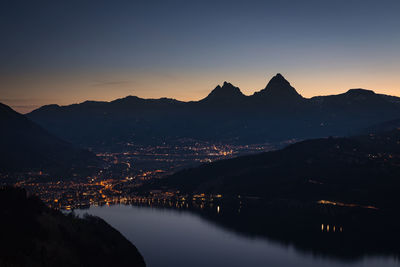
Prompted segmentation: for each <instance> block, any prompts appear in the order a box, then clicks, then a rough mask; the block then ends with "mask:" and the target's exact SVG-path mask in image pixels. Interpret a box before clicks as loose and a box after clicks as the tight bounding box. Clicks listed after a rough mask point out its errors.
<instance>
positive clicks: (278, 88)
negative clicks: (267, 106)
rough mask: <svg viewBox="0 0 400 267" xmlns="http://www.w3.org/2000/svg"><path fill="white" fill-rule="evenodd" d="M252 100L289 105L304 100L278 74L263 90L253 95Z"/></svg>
mask: <svg viewBox="0 0 400 267" xmlns="http://www.w3.org/2000/svg"><path fill="white" fill-rule="evenodd" d="M252 98H255V99H257V98H258V99H263V100H266V101H270V102H275V103H276V102H278V103H280V102H289V103H291V102H296V101H301V100H303V99H304V98H303V97H302V96H301V95H300V94H299V93H298V92H297V91H296V89H295V88H294V87H292V86H291V85H290V83H289V82H288V81H287V80H286V79H285V78H284V77H283V76H282V75H281V74H280V73H278V74H277V75H275V76H274V77H273V78H272V79H271V80H270V81H269V82H268V84H267V86H266V87H265V88H264V89H263V90H261V91H259V92H256V93H254V94H253V96H252Z"/></svg>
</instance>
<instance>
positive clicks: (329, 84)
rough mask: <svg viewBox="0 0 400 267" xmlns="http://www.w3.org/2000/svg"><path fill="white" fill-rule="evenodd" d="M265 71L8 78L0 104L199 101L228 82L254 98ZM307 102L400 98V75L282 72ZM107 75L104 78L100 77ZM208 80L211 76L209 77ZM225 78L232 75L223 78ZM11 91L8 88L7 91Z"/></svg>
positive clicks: (21, 107) (20, 107) (25, 108)
mask: <svg viewBox="0 0 400 267" xmlns="http://www.w3.org/2000/svg"><path fill="white" fill-rule="evenodd" d="M275 74H276V73H275V72H269V73H268V74H267V75H265V74H262V73H258V74H257V73H256V74H248V73H206V74H192V73H183V74H182V75H178V74H165V73H162V74H149V73H144V74H143V73H142V74H138V75H132V74H123V75H115V74H114V75H110V74H108V75H86V76H69V77H67V76H54V77H51V78H48V77H37V76H31V77H26V76H25V77H23V78H21V77H3V78H1V79H0V85H1V88H3V89H0V90H1V91H0V93H1V98H0V102H2V103H4V104H6V105H9V106H11V107H12V108H13V109H15V110H16V111H18V112H20V113H23V114H24V113H28V112H30V111H32V110H34V109H36V108H38V107H40V106H43V105H47V104H59V105H70V104H75V103H81V102H84V101H86V100H93V101H112V100H115V99H118V98H123V97H126V96H128V95H133V96H138V97H141V98H162V97H167V98H174V99H177V100H180V101H197V100H200V99H203V98H204V97H206V96H207V95H208V94H209V93H210V92H211V91H212V90H213V89H214V88H215V87H216V86H217V85H218V84H219V85H222V84H223V82H224V81H227V82H230V83H232V84H233V85H235V86H237V87H239V88H240V89H241V91H242V93H243V94H245V95H252V94H253V93H254V92H257V91H260V90H262V89H264V88H265V86H266V84H267V83H268V81H269V80H270V79H271V78H272V77H273V76H274V75H275ZM282 74H283V76H284V77H285V78H286V79H287V80H288V81H289V82H290V83H291V85H292V86H293V87H294V88H296V90H297V91H298V92H299V93H300V94H301V95H302V96H303V97H306V98H311V97H313V96H320V95H332V94H341V93H345V92H346V91H348V90H349V89H353V88H363V89H368V90H373V91H374V92H375V93H379V94H387V95H393V96H399V97H400V77H398V76H397V75H393V73H384V74H381V75H379V74H376V75H362V74H359V75H355V74H354V73H353V74H351V75H350V74H343V73H341V74H339V73H332V74H325V73H320V74H318V75H316V74H315V73H313V74H310V75H308V74H307V73H287V74H286V73H282ZM96 77H102V79H99V78H96ZM206 77H207V78H206ZM221 77H226V78H225V79H221ZM5 88H7V89H5Z"/></svg>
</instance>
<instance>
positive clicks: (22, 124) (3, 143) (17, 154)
mask: <svg viewBox="0 0 400 267" xmlns="http://www.w3.org/2000/svg"><path fill="white" fill-rule="evenodd" d="M0 125H1V131H0V148H1V149H0V172H23V171H43V172H50V173H54V174H59V175H63V174H70V173H74V172H78V171H81V170H85V169H86V170H85V171H90V169H91V167H93V166H96V165H97V164H98V163H99V160H98V159H97V158H96V156H95V155H94V154H92V153H91V152H89V151H86V150H83V149H79V148H76V147H74V146H73V145H71V144H70V143H67V142H65V141H63V140H61V139H59V138H57V137H55V136H54V135H52V134H50V133H48V132H47V131H46V130H44V129H43V128H42V127H40V126H39V125H37V124H35V123H33V122H32V121H30V120H29V119H28V118H26V117H25V116H23V115H21V114H19V113H17V112H15V111H14V110H12V109H11V108H10V107H8V106H6V105H3V104H1V103H0Z"/></svg>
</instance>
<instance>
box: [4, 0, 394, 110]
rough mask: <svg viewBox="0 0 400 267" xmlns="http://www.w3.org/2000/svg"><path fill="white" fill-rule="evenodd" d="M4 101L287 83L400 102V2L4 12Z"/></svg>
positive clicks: (99, 4)
mask: <svg viewBox="0 0 400 267" xmlns="http://www.w3.org/2000/svg"><path fill="white" fill-rule="evenodd" d="M0 5H1V6H0V25H1V26H0V27H1V32H0V33H1V36H2V38H1V39H2V41H1V42H0V101H1V102H4V103H6V104H9V105H11V106H13V107H14V108H15V109H17V110H19V111H21V112H26V111H29V110H31V109H33V108H35V107H37V106H40V105H43V104H48V103H59V104H69V103H75V102H81V101H84V100H86V99H92V100H111V99H115V98H118V97H123V96H126V95H138V96H141V97H155V98H158V97H163V96H167V97H174V98H177V99H181V100H196V99H200V98H202V97H204V96H206V95H207V94H208V92H209V91H210V90H211V89H213V88H214V87H215V86H216V85H217V84H220V83H222V82H223V81H225V80H227V81H230V82H232V83H234V84H235V85H237V86H239V87H240V88H241V89H242V91H243V92H244V93H245V94H252V93H253V92H254V91H257V90H260V89H262V88H263V87H265V84H266V83H267V81H268V79H269V78H271V76H273V75H274V74H275V73H277V72H281V73H282V74H283V75H284V76H285V77H286V78H287V79H288V80H289V81H290V82H291V83H292V84H293V85H294V86H295V87H296V88H297V89H298V91H299V92H300V93H301V94H302V95H304V96H306V97H311V96H314V95H326V94H333V93H341V92H344V91H346V90H347V89H349V88H355V87H362V88H367V89H373V90H375V91H376V92H380V93H386V94H393V95H400V75H399V74H400V15H399V14H400V1H385V0H383V1H369V0H363V1H359V0H346V1H342V0H337V1H333V0H332V1H324V0H319V1H289V0H287V1H285V0H284V1H188V0H187V1H102V0H97V1H94V0H93V1H84V0H81V1H74V0H69V1H40V0H38V1H18V0H14V1H2V4H0Z"/></svg>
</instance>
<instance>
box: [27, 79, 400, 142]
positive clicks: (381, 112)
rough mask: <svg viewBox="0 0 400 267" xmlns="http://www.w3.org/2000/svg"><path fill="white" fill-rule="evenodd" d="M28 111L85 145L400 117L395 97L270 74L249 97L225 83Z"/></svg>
mask: <svg viewBox="0 0 400 267" xmlns="http://www.w3.org/2000/svg"><path fill="white" fill-rule="evenodd" d="M27 116H28V117H29V118H30V119H32V120H33V121H35V122H36V123H38V124H39V125H41V126H42V127H44V128H45V129H46V130H48V131H49V132H51V133H53V134H55V135H57V136H59V137H61V138H63V139H65V140H67V141H69V142H72V143H74V144H79V145H83V146H91V147H98V146H103V145H110V144H112V145H114V144H117V143H126V142H133V143H136V144H143V143H160V142H161V143H162V142H173V141H175V140H178V139H180V138H194V139H198V140H204V141H213V142H235V143H242V144H250V143H252V144H255V143H264V142H275V141H283V140H289V139H309V138H317V137H326V136H347V135H349V134H352V133H355V132H358V131H359V130H360V129H364V128H366V127H368V126H370V125H373V124H377V123H380V122H383V121H389V120H392V119H397V118H399V117H400V98H398V97H392V96H386V95H381V94H376V93H374V92H373V91H370V90H363V89H351V90H349V91H348V92H346V93H343V94H339V95H330V96H318V97H313V98H304V97H302V96H301V95H300V94H299V93H298V92H297V91H296V89H295V88H293V86H291V84H290V83H289V82H288V81H287V80H286V79H285V78H284V77H283V76H282V75H280V74H277V75H276V76H274V77H273V78H272V79H271V80H270V81H269V82H268V84H267V86H266V87H265V88H264V89H262V90H260V91H258V92H256V93H254V94H253V95H250V96H246V95H244V94H242V92H241V91H240V89H239V88H238V87H235V86H234V85H232V84H230V83H228V82H225V83H224V84H223V85H222V86H219V85H218V86H217V87H216V88H215V89H214V90H212V92H211V93H210V94H209V95H208V96H207V97H205V98H204V99H202V100H200V101H192V102H182V101H177V100H174V99H166V98H161V99H142V98H139V97H135V96H128V97H126V98H121V99H117V100H114V101H111V102H99V101H86V102H83V103H80V104H74V105H69V106H58V105H48V106H43V107H41V108H39V109H37V110H34V111H33V112H31V113H30V114H27Z"/></svg>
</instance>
